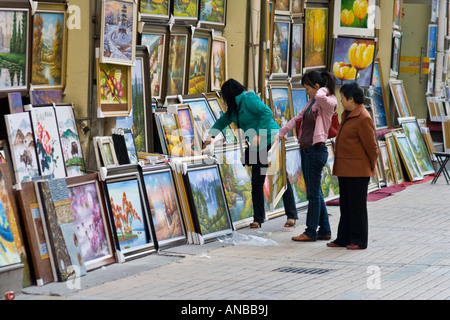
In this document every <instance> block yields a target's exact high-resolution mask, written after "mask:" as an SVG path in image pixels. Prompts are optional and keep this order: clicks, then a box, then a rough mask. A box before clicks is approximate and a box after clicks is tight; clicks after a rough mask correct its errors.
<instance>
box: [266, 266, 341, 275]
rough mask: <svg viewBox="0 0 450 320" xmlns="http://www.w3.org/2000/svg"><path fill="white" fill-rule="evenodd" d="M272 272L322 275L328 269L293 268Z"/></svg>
mask: <svg viewBox="0 0 450 320" xmlns="http://www.w3.org/2000/svg"><path fill="white" fill-rule="evenodd" d="M273 271H278V272H288V273H301V274H324V273H327V272H330V271H332V270H330V269H315V268H294V267H281V268H277V269H275V270H273Z"/></svg>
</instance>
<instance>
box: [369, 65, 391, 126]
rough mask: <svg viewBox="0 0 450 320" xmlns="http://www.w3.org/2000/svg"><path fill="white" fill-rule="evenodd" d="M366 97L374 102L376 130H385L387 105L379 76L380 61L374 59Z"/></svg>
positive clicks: (381, 79) (387, 123) (387, 124)
mask: <svg viewBox="0 0 450 320" xmlns="http://www.w3.org/2000/svg"><path fill="white" fill-rule="evenodd" d="M367 95H368V97H369V98H372V100H373V102H374V106H375V109H376V110H374V115H375V117H374V119H373V120H374V122H375V127H376V128H377V129H387V128H388V127H389V120H388V116H387V111H388V108H387V103H386V96H385V93H384V84H383V77H382V76H381V69H380V61H379V60H378V59H376V60H375V61H374V63H373V77H372V85H371V86H370V87H369V89H368V90H367Z"/></svg>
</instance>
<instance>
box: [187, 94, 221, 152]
mask: <svg viewBox="0 0 450 320" xmlns="http://www.w3.org/2000/svg"><path fill="white" fill-rule="evenodd" d="M184 103H187V104H188V105H189V107H190V108H191V110H192V116H193V117H194V123H195V127H196V129H197V130H198V134H199V138H200V140H201V142H202V143H203V141H205V140H206V137H207V136H208V132H209V130H210V129H211V128H212V126H213V125H214V123H215V122H216V119H215V118H214V115H213V113H212V111H211V109H210V108H209V105H208V102H207V101H206V99H205V98H203V97H202V98H191V99H184ZM219 136H220V137H221V139H223V135H222V134H219V135H218V137H219Z"/></svg>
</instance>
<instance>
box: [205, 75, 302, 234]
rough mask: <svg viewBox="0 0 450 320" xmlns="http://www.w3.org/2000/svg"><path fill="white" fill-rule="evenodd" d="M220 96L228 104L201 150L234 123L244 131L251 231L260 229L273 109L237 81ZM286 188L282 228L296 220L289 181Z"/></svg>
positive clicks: (275, 128)
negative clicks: (250, 179) (250, 188)
mask: <svg viewBox="0 0 450 320" xmlns="http://www.w3.org/2000/svg"><path fill="white" fill-rule="evenodd" d="M221 92H222V96H223V99H224V101H225V103H226V104H227V112H225V113H224V114H223V115H222V116H221V117H220V118H219V119H218V120H217V121H216V123H215V124H214V125H213V127H212V128H211V130H210V131H209V136H208V137H207V138H206V141H205V143H204V147H205V146H206V145H208V144H210V143H211V140H212V139H213V138H214V137H215V136H217V135H218V134H219V133H220V132H222V130H224V128H226V127H227V126H228V125H230V124H231V123H235V124H236V125H237V126H238V128H239V129H242V131H243V132H244V137H245V139H246V140H247V141H248V143H249V148H248V149H247V151H246V165H250V166H251V167H252V201H253V219H254V221H253V222H252V223H251V224H250V227H251V228H260V227H261V224H262V223H263V222H264V218H265V210H264V182H265V179H266V171H267V167H268V157H267V153H268V150H270V147H271V145H272V142H273V141H275V140H274V137H275V136H276V134H277V133H278V131H279V130H280V127H279V126H278V124H277V123H276V122H275V121H274V119H273V113H272V110H271V109H270V108H269V107H268V106H267V105H266V104H264V103H263V102H262V101H261V99H260V98H259V97H258V96H257V95H256V94H255V93H254V92H252V91H245V88H244V87H243V86H242V85H241V84H240V83H239V82H238V81H236V80H234V79H229V80H228V81H226V82H225V83H224V84H223V85H222V88H221ZM286 187H287V189H286V191H285V193H284V194H283V203H284V208H285V212H286V215H287V218H288V220H287V221H286V224H285V227H293V226H295V221H296V220H297V219H298V216H297V208H296V206H295V199H294V193H293V191H292V187H291V184H290V183H289V179H288V181H287V186H286Z"/></svg>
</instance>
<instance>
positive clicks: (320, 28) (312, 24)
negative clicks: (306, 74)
mask: <svg viewBox="0 0 450 320" xmlns="http://www.w3.org/2000/svg"><path fill="white" fill-rule="evenodd" d="M327 30H328V9H327V8H306V9H305V30H304V31H305V41H304V44H305V49H304V50H305V51H304V59H305V62H304V66H305V68H324V67H325V66H326V65H327V61H326V55H327V53H326V49H327V40H328V34H327Z"/></svg>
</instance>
